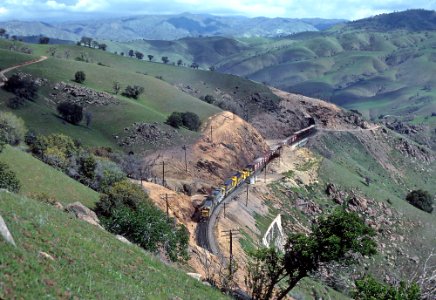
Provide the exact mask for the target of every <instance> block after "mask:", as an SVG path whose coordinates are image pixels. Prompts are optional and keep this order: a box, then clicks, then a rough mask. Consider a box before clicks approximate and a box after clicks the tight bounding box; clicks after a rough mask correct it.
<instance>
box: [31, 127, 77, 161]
mask: <svg viewBox="0 0 436 300" xmlns="http://www.w3.org/2000/svg"><path fill="white" fill-rule="evenodd" d="M26 142H27V144H28V145H29V148H30V150H31V151H32V153H34V154H36V155H37V156H38V157H40V158H41V159H42V160H43V161H44V162H46V163H48V164H50V165H52V166H55V167H58V168H61V169H66V168H67V166H68V165H69V163H70V158H71V157H72V156H73V155H74V154H76V152H77V151H78V147H77V145H76V143H75V142H74V140H73V139H72V138H70V137H69V136H66V135H64V134H51V135H48V136H42V135H39V136H36V137H35V136H33V137H32V138H30V136H29V138H26Z"/></svg>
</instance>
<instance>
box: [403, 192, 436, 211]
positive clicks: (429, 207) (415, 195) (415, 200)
mask: <svg viewBox="0 0 436 300" xmlns="http://www.w3.org/2000/svg"><path fill="white" fill-rule="evenodd" d="M406 200H407V202H409V203H410V204H412V205H413V206H415V207H417V208H419V209H421V210H423V211H425V212H428V213H432V211H433V197H432V196H431V195H430V193H429V192H427V191H423V190H416V191H411V192H410V193H409V194H407V196H406Z"/></svg>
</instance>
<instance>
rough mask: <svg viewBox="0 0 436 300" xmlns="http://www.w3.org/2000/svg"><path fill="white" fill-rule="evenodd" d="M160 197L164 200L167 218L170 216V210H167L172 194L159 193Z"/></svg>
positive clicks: (172, 198)
mask: <svg viewBox="0 0 436 300" xmlns="http://www.w3.org/2000/svg"><path fill="white" fill-rule="evenodd" d="M160 199H161V200H165V204H166V212H167V218H168V219H169V217H170V211H169V203H168V202H169V200H174V195H169V196H168V193H165V194H161V195H160Z"/></svg>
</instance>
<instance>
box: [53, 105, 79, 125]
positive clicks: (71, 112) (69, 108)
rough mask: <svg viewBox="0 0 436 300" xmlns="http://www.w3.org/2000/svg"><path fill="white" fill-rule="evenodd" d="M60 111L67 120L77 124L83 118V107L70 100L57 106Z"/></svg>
mask: <svg viewBox="0 0 436 300" xmlns="http://www.w3.org/2000/svg"><path fill="white" fill-rule="evenodd" d="M57 110H58V112H59V113H60V114H61V116H62V118H64V119H65V120H66V121H67V122H69V123H71V124H74V125H77V124H79V123H80V121H82V119H83V107H82V106H80V105H77V104H74V103H70V102H62V103H60V104H59V105H58V107H57Z"/></svg>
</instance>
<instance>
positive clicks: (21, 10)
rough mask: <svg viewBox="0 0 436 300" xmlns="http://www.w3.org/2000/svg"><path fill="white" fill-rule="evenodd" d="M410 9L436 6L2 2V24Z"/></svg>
mask: <svg viewBox="0 0 436 300" xmlns="http://www.w3.org/2000/svg"><path fill="white" fill-rule="evenodd" d="M412 8H424V9H432V10H435V9H436V0H413V1H411V0H263V1H261V0H240V1H237V0H158V1H156V0H135V1H123V0H0V21H7V20H39V21H69V20H87V19H96V18H110V17H120V16H132V15H146V14H178V13H183V12H190V13H209V14H214V15H242V16H247V17H258V16H264V17H284V18H326V19H347V20H356V19H361V18H365V17H369V16H373V15H377V14H381V13H389V12H394V11H402V10H406V9H412Z"/></svg>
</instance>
